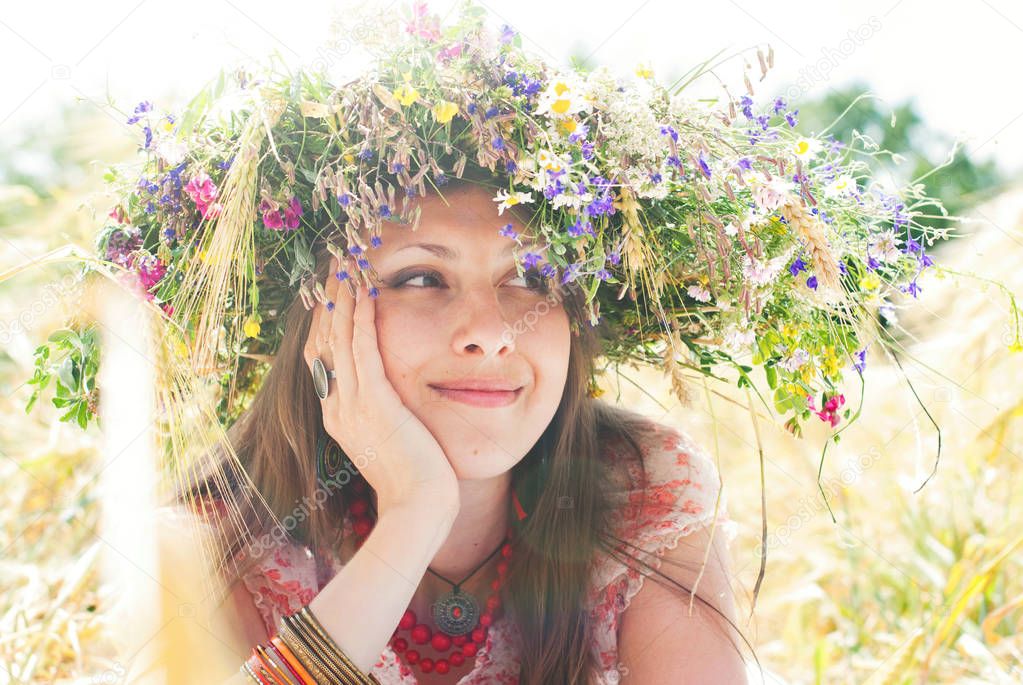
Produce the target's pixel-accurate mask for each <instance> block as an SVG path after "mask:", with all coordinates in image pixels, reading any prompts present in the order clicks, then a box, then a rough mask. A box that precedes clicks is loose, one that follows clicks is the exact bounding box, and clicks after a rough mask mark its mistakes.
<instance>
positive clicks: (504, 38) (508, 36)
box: [498, 24, 516, 45]
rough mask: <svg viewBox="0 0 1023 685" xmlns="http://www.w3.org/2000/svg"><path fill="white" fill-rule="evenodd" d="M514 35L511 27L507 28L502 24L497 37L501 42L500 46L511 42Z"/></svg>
mask: <svg viewBox="0 0 1023 685" xmlns="http://www.w3.org/2000/svg"><path fill="white" fill-rule="evenodd" d="M515 35H516V32H515V29H513V28H512V27H511V26H508V25H507V24H503V25H502V26H501V35H500V36H499V37H498V40H499V41H500V42H501V45H507V44H508V43H510V42H512V40H513V39H514V38H515Z"/></svg>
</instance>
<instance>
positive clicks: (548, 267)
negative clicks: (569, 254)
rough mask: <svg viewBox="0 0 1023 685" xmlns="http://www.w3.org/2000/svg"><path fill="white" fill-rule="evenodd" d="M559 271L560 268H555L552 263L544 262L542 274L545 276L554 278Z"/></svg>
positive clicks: (541, 269) (541, 268)
mask: <svg viewBox="0 0 1023 685" xmlns="http://www.w3.org/2000/svg"><path fill="white" fill-rule="evenodd" d="M557 273H558V270H557V269H555V268H554V266H553V265H552V264H544V265H543V266H542V267H540V275H541V276H544V277H545V278H553V277H554V276H556V275H557Z"/></svg>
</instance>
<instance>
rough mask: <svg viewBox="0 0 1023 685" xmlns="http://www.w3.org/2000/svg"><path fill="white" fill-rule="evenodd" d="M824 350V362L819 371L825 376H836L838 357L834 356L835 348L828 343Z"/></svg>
mask: <svg viewBox="0 0 1023 685" xmlns="http://www.w3.org/2000/svg"><path fill="white" fill-rule="evenodd" d="M824 349H825V352H824V364H823V366H822V367H821V372H822V373H823V374H824V375H825V376H831V377H835V376H838V372H839V365H838V357H836V356H835V348H834V347H832V346H831V345H828V346H827V347H826V348H824Z"/></svg>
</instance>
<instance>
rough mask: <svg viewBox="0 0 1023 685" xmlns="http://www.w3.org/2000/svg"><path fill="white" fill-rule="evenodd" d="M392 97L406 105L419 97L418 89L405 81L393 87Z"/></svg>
mask: <svg viewBox="0 0 1023 685" xmlns="http://www.w3.org/2000/svg"><path fill="white" fill-rule="evenodd" d="M394 97H395V99H397V100H398V102H400V103H401V104H402V106H404V107H408V106H409V105H411V104H412V103H414V102H415V101H416V100H418V99H419V91H418V90H416V89H415V88H413V87H412V86H410V85H409V84H407V83H406V84H405V85H404V86H398V87H397V88H395V89H394Z"/></svg>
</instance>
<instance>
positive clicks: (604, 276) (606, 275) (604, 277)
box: [597, 269, 611, 281]
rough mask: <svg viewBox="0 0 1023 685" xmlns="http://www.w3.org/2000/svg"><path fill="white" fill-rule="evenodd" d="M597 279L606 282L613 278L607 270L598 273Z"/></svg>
mask: <svg viewBox="0 0 1023 685" xmlns="http://www.w3.org/2000/svg"><path fill="white" fill-rule="evenodd" d="M597 278H599V279H600V280H602V281H606V280H607V279H609V278H611V272H610V271H608V270H607V269H601V270H600V271H598V272H597Z"/></svg>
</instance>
